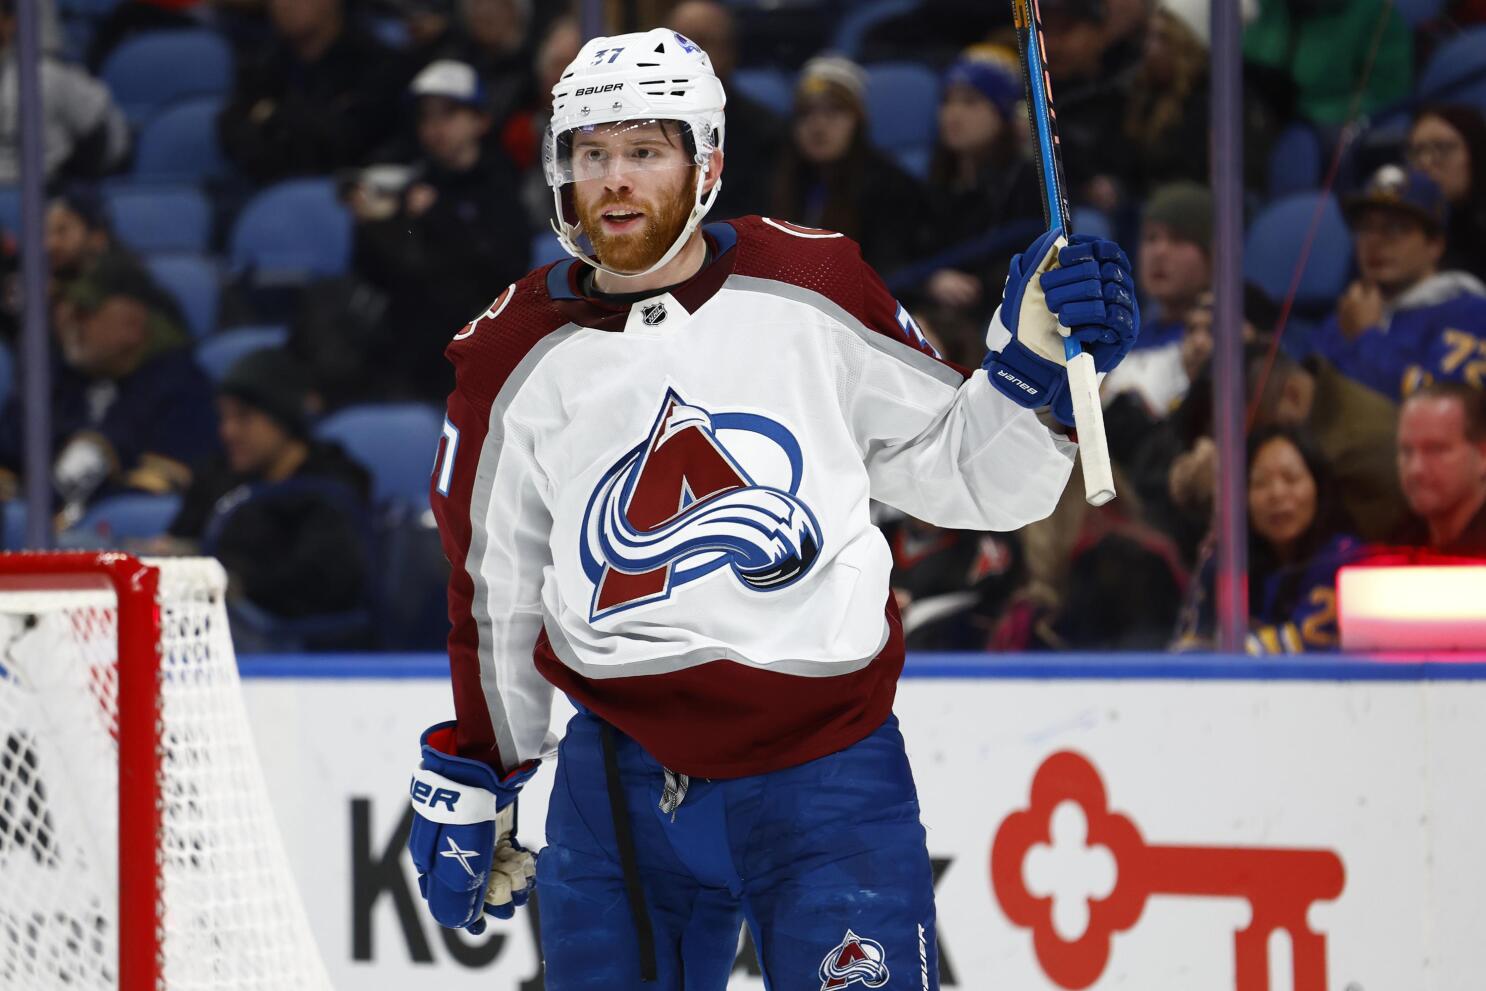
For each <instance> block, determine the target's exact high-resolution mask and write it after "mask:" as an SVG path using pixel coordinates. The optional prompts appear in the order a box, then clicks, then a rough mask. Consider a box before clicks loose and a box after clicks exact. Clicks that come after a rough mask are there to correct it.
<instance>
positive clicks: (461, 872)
mask: <svg viewBox="0 0 1486 991" xmlns="http://www.w3.org/2000/svg"><path fill="white" fill-rule="evenodd" d="M453 736H454V723H452V722H447V723H439V724H438V725H436V726H430V727H429V728H428V729H427V730H425V731H424V733H423V738H422V740H421V741H420V743H421V745H422V747H423V760H422V761H421V762H420V763H419V765H418V767H417V768H416V769H415V770H414V771H413V782H412V785H411V786H410V789H409V790H410V795H411V798H412V803H413V812H414V813H415V815H414V818H413V829H412V832H410V833H409V834H408V852H409V853H411V854H412V855H413V865H414V866H415V867H417V869H418V890H419V891H420V892H422V893H423V897H424V898H425V899H426V900H427V901H428V909H429V911H430V912H431V913H433V917H434V919H436V920H437V921H438V923H439V924H440V925H443V926H448V927H449V928H450V929H468V930H469V931H470V933H472V934H473V935H476V936H478V935H479V934H480V933H482V932H484V931H485V919H484V916H485V915H486V914H489V915H493V916H495V917H496V918H498V919H509V918H511V916H512V915H514V914H515V911H516V906H518V905H524V904H526V901H527V899H528V898H529V897H530V896H531V887H532V879H533V878H535V877H536V863H535V861H534V860H533V859H532V855H531V854H530V853H529V852H528V851H527V850H526V849H525V848H524V847H522V846H521V844H520V843H518V842H517V841H516V835H515V834H516V829H515V821H516V795H517V793H518V792H520V790H521V786H522V785H523V784H525V783H526V781H527V779H528V778H530V777H531V776H532V775H533V774H535V773H536V770H537V765H536V764H531V765H529V766H526V767H522V768H518V769H517V770H515V771H512V772H511V773H510V774H509V775H507V776H506V777H505V778H501V777H500V776H499V775H498V774H497V773H496V771H495V770H494V769H493V768H492V767H490V766H489V765H488V764H485V763H483V762H481V761H477V760H470V759H468V758H465V757H456V756H454V755H452V754H450V753H448V752H446V751H448V750H452V749H453Z"/></svg>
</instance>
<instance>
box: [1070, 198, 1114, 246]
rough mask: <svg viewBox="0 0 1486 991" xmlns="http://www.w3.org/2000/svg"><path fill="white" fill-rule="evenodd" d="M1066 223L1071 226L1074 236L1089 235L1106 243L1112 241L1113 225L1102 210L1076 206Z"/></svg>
mask: <svg viewBox="0 0 1486 991" xmlns="http://www.w3.org/2000/svg"><path fill="white" fill-rule="evenodd" d="M1068 223H1069V224H1070V225H1072V227H1073V232H1074V233H1075V234H1091V235H1093V236H1094V237H1102V238H1104V239H1105V240H1106V241H1113V240H1114V224H1113V223H1111V222H1110V219H1109V215H1108V214H1106V213H1105V212H1104V211H1102V210H1095V209H1094V208H1093V207H1091V206H1076V207H1074V208H1073V216H1071V217H1069V218H1068Z"/></svg>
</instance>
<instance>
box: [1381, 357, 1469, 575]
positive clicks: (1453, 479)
mask: <svg viewBox="0 0 1486 991" xmlns="http://www.w3.org/2000/svg"><path fill="white" fill-rule="evenodd" d="M1398 476H1399V481H1400V482H1401V483H1402V484H1403V491H1404V496H1405V498H1407V499H1408V502H1409V511H1410V514H1411V517H1410V519H1409V521H1408V523H1407V524H1406V526H1405V527H1404V528H1403V530H1402V531H1401V532H1400V533H1399V534H1398V537H1397V540H1396V542H1397V543H1401V544H1407V545H1409V546H1413V547H1422V548H1428V549H1429V550H1431V551H1433V552H1435V553H1439V554H1448V555H1463V556H1469V557H1486V393H1483V392H1482V391H1481V390H1480V389H1478V388H1473V387H1471V386H1468V385H1463V384H1461V383H1459V382H1437V383H1434V384H1432V385H1426V386H1424V387H1423V388H1421V389H1419V390H1418V391H1417V392H1415V393H1414V394H1413V395H1411V396H1409V398H1408V399H1407V400H1405V401H1404V404H1403V409H1402V410H1401V411H1400V414H1399V421H1398Z"/></svg>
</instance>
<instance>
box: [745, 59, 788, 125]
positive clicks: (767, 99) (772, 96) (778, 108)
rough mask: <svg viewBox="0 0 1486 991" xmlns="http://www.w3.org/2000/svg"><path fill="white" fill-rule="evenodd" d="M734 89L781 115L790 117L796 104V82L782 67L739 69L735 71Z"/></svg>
mask: <svg viewBox="0 0 1486 991" xmlns="http://www.w3.org/2000/svg"><path fill="white" fill-rule="evenodd" d="M733 89H735V90H736V91H738V92H739V93H742V94H743V95H744V96H746V97H748V98H749V99H750V100H754V101H756V102H758V103H761V104H763V105H764V106H766V107H768V108H769V109H770V110H772V111H774V112H775V113H776V114H778V115H779V116H781V117H788V116H789V114H790V110H791V108H792V107H793V106H794V101H795V87H794V84H793V83H792V82H791V81H790V78H789V76H788V75H787V74H785V73H784V72H783V71H782V70H780V69H774V68H767V69H766V68H753V69H739V70H738V71H737V72H735V73H733Z"/></svg>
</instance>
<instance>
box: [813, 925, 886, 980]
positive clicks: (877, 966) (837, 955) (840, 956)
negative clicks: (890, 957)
mask: <svg viewBox="0 0 1486 991" xmlns="http://www.w3.org/2000/svg"><path fill="white" fill-rule="evenodd" d="M887 979H888V971H887V955H886V954H885V953H883V951H882V944H881V943H879V942H877V941H876V940H875V939H863V938H862V937H860V936H858V935H857V934H856V933H854V932H852V931H851V930H850V929H848V930H846V938H845V939H843V940H842V941H841V943H840V944H839V945H838V946H837V947H836V948H835V949H833V950H831V952H830V953H827V954H826V956H825V959H824V960H822V961H821V962H820V991H832V989H834V988H844V987H846V986H847V985H849V984H856V983H858V982H860V983H862V984H864V985H866V986H867V987H869V988H880V987H882V986H883V985H884V984H886V983H887Z"/></svg>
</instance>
